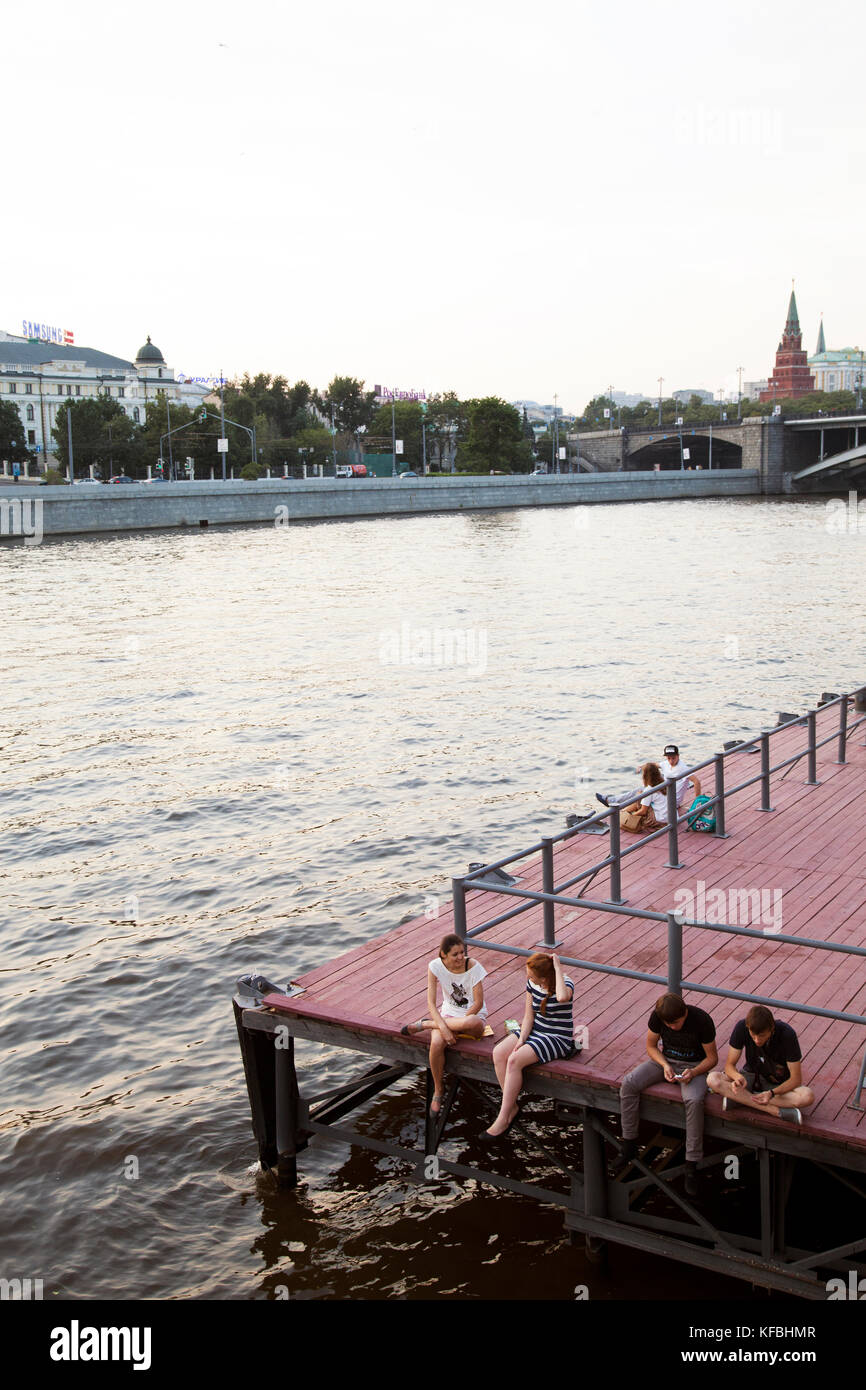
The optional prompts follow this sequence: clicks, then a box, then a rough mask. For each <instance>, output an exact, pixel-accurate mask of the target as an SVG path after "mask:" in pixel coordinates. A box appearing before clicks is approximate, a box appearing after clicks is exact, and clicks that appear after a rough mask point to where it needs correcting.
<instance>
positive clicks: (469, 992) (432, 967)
mask: <svg viewBox="0 0 866 1390" xmlns="http://www.w3.org/2000/svg"><path fill="white" fill-rule="evenodd" d="M486 974H487V971H486V970H485V969H484V966H483V965H482V964H481V963H480V961H477V960H470V959H469V957H468V955H467V953H466V946H465V944H464V942H463V941H461V939H460V937H459V936H455V935H454V934H453V933H451V934H449V935H448V936H445V937H443V938H442V941H441V943H440V945H439V955H438V957H437V959H436V960H431V962H430V964H429V965H428V967H427V1013H426V1014H425V1016H424V1017H423V1018H420V1019H419V1020H418V1022H417V1023H407V1024H406V1026H405V1028H401V1029H400V1031H401V1033H405V1034H406V1035H407V1037H411V1036H412V1035H413V1034H414V1033H421V1032H423V1031H424V1030H425V1029H427V1028H429V1029H431V1035H430V1070H431V1072H432V1073H433V1091H434V1095H433V1099H432V1101H431V1102H430V1113H431V1114H432V1115H438V1114H439V1111H440V1109H441V1107H442V1083H443V1080H444V1077H445V1049H446V1047H450V1046H451V1044H452V1043H454V1042H456V1035H457V1034H459V1035H460V1036H461V1037H468V1038H480V1037H481V1036H482V1034H483V1033H484V1028H485V1024H486V1019H487V1005H486V1004H485V1003H484V986H483V984H482V983H481V982H482V980H483V979H484V976H485V975H486ZM440 988H441V991H442V1003H441V1005H439V1004H437V1002H436V996H437V994H438V992H439V989H440Z"/></svg>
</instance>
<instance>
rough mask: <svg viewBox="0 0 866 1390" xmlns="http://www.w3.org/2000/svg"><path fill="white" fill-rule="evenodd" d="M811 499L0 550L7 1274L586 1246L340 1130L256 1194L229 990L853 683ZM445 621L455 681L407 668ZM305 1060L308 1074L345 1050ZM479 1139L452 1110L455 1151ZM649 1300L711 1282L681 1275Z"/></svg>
mask: <svg viewBox="0 0 866 1390" xmlns="http://www.w3.org/2000/svg"><path fill="white" fill-rule="evenodd" d="M825 516H826V512H825V507H824V503H823V502H821V501H811V500H810V501H804V500H796V501H795V500H791V501H777V502H758V501H752V500H736V501H702V502H665V503H654V504H650V503H646V504H637V503H636V504H628V505H619V506H597V507H593V508H562V509H555V510H545V511H541V510H538V511H532V510H526V511H515V512H500V513H495V514H487V515H484V514H472V515H456V516H455V515H448V516H434V517H417V518H414V517H413V518H402V519H399V520H398V519H383V520H369V521H357V522H335V523H326V524H306V525H301V524H299V525H297V526H295V527H292V528H290V529H288V530H285V529H280V530H276V529H273V530H272V529H270V528H264V527H262V528H233V529H225V530H211V531H208V532H201V533H199V532H196V533H192V534H183V533H178V532H173V533H151V534H139V535H124V536H118V537H111V538H100V539H88V538H76V539H68V540H63V541H59V542H52V543H46V544H44V545H42V546H41V547H32V548H31V547H26V548H25V547H14V548H9V547H6V548H3V549H2V550H0V565H2V567H3V571H4V573H5V578H6V584H5V594H6V621H5V624H4V644H3V646H4V687H5V696H6V698H5V702H4V713H3V716H2V736H0V743H2V745H3V759H2V772H0V777H2V792H3V801H4V807H5V815H4V817H3V824H2V836H0V841H2V865H3V868H2V880H0V895H2V919H3V958H2V959H3V966H2V979H3V996H2V1008H0V1049H2V1063H3V1083H4V1085H3V1101H2V1113H0V1157H2V1172H3V1180H4V1226H5V1231H4V1241H3V1246H4V1272H6V1271H7V1268H8V1274H9V1276H10V1277H11V1275H12V1274H15V1275H18V1276H19V1277H24V1276H31V1277H42V1278H43V1279H44V1281H45V1294H46V1297H48V1296H49V1291H50V1294H51V1296H60V1297H66V1298H95V1297H108V1298H111V1297H121V1298H140V1297H151V1298H153V1297H178V1296H180V1297H207V1298H215V1297H216V1298H254V1297H265V1296H269V1295H272V1293H273V1290H274V1288H275V1287H276V1286H277V1285H278V1284H284V1285H286V1286H287V1287H288V1289H289V1291H290V1293H291V1296H293V1297H299V1298H322V1297H334V1296H337V1297H345V1296H347V1295H354V1296H358V1297H374V1298H384V1297H392V1296H399V1297H427V1296H431V1295H434V1294H435V1295H440V1296H441V1295H447V1294H459V1295H461V1296H466V1295H467V1294H468V1295H481V1296H487V1297H513V1296H522V1295H523V1294H524V1293H525V1291H526V1289H527V1287H531V1288H532V1290H533V1293H535V1294H537V1296H539V1297H552V1298H569V1297H571V1296H572V1293H573V1287H574V1285H575V1284H576V1283H578V1282H587V1281H588V1279H589V1278H590V1276H589V1275H588V1274H587V1267H585V1265H584V1262H583V1256H582V1253H581V1251H580V1250H578V1249H577V1248H572V1247H571V1246H569V1244H568V1242H567V1240H566V1239H565V1238H564V1236H563V1233H562V1220H561V1217H560V1216H559V1215H558V1214H557V1213H556V1212H554V1211H552V1210H549V1209H543V1208H538V1207H537V1206H536V1205H535V1204H533V1203H530V1202H527V1201H524V1200H523V1199H521V1198H517V1197H512V1196H506V1195H502V1194H494V1193H491V1192H490V1191H489V1190H488V1189H483V1188H477V1187H476V1186H475V1184H473V1183H464V1184H460V1183H456V1182H455V1183H446V1184H443V1185H441V1186H438V1187H435V1188H426V1187H425V1188H421V1187H418V1186H415V1185H413V1183H412V1182H411V1181H410V1180H409V1178H408V1175H407V1172H406V1170H405V1168H404V1167H400V1166H398V1165H395V1164H394V1163H393V1162H392V1161H391V1160H390V1159H386V1158H382V1157H378V1156H374V1155H371V1154H369V1153H366V1152H357V1151H356V1152H353V1153H351V1154H350V1153H349V1152H348V1151H347V1150H346V1149H345V1147H342V1146H339V1145H336V1144H327V1145H321V1146H317V1147H315V1148H313V1149H311V1150H309V1151H308V1152H307V1153H306V1154H305V1155H304V1156H303V1159H302V1163H301V1168H302V1173H303V1178H304V1183H303V1186H301V1187H300V1188H299V1189H298V1190H297V1191H296V1192H294V1193H278V1192H276V1191H274V1190H273V1189H272V1187H271V1186H270V1183H269V1181H268V1180H267V1179H265V1178H263V1177H262V1176H260V1175H257V1174H256V1173H255V1171H254V1166H253V1165H254V1159H255V1149H254V1143H253V1139H252V1133H251V1129H250V1123H249V1113H248V1109H247V1103H246V1097H245V1090H244V1084H243V1075H242V1070H241V1064H240V1057H239V1053H238V1048H237V1040H236V1036H235V1033H234V1026H233V1021H232V1014H231V1007H230V996H231V993H232V988H233V984H234V980H235V978H236V976H237V975H239V974H241V973H242V972H244V971H246V970H249V969H251V968H255V969H262V970H264V971H265V972H266V973H267V974H268V975H270V976H272V977H275V978H276V979H277V980H283V979H285V978H288V976H289V975H292V974H297V973H299V972H302V971H304V970H308V969H310V968H311V967H313V966H314V965H316V964H318V963H319V962H321V961H323V960H326V959H328V958H330V957H331V956H333V955H336V954H338V953H340V952H342V951H345V950H347V949H349V948H350V947H352V946H354V945H356V944H357V943H359V942H361V941H364V940H366V939H368V938H369V937H370V936H372V935H374V934H376V933H380V932H383V931H386V930H388V929H389V928H390V927H393V926H394V925H396V924H397V923H398V922H400V921H401V920H403V919H405V918H406V917H408V916H410V915H416V914H418V913H419V912H420V911H422V910H423V903H424V898H425V896H426V895H427V894H429V893H436V892H439V893H443V894H444V893H445V892H446V891H447V882H448V880H449V878H450V876H451V874H452V873H453V872H455V871H457V870H460V869H461V868H463V867H464V866H465V865H466V864H467V863H468V862H469V861H470V860H474V859H480V858H488V859H489V858H493V857H496V856H499V855H502V854H504V853H507V852H509V851H512V850H514V849H516V848H519V847H520V846H521V845H523V844H528V843H531V842H533V841H534V840H536V839H537V838H538V836H539V834H540V833H542V832H551V831H556V830H559V829H561V828H562V825H563V817H564V815H565V814H566V812H567V811H569V810H571V809H573V807H574V806H575V804H577V805H578V807H579V808H581V809H582V808H584V807H586V808H587V809H588V808H589V806H590V805H591V804H592V795H591V792H592V786H593V785H598V784H604V785H610V784H613V785H619V783H620V782H621V779H622V775H624V774H629V773H630V772H631V770H632V769H633V768H634V767H635V766H636V765H637V763H638V762H639V761H641V760H643V759H644V758H645V757H646V756H648V755H651V754H653V753H660V751H661V749H662V747H663V745H664V743H665V742H666V741H668V740H669V739H672V738H673V739H675V740H676V741H677V742H678V743H679V744H680V745H681V748H682V750H683V753H684V755H685V757H686V759H689V758H694V759H696V760H697V759H699V758H703V757H707V756H709V755H710V754H712V753H714V752H716V751H717V750H718V749H719V748H720V746H721V743H722V740H723V739H726V738H733V737H736V736H737V735H739V734H743V733H746V732H749V733H751V732H753V731H754V730H756V729H758V728H760V727H763V726H765V725H767V724H772V723H774V722H775V717H776V713H777V711H779V710H782V709H790V710H798V709H801V708H805V707H806V706H807V705H808V704H812V703H814V702H815V700H816V698H817V696H818V695H819V694H820V692H821V690H822V689H824V688H832V689H836V690H841V689H843V688H845V687H852V686H854V685H857V684H860V683H862V682H863V680H864V678H866V671H864V652H863V642H862V637H863V623H862V584H861V579H862V574H863V557H864V554H866V542H864V540H863V539H862V538H861V537H858V536H856V535H841V536H840V535H833V534H830V533H829V532H828V531H827V529H826V527H825ZM662 536H667V537H670V539H669V540H666V541H665V542H664V543H662V544H657V545H656V546H655V548H654V549H653V550H652V551H649V550H648V547H649V545H650V543H651V542H652V541H653V539H654V538H655V537H662ZM641 550H643V551H644V552H646V553H645V554H644V556H643V558H635V557H636V556H638V555H639V553H640V552H641ZM445 629H448V630H451V631H452V632H453V631H454V630H460V631H461V632H462V633H463V634H464V641H465V642H466V644H467V647H466V652H467V655H468V657H469V664H468V665H463V666H461V665H454V664H451V665H444V666H436V665H431V664H429V663H428V664H424V660H425V653H426V654H429V653H430V651H431V648H430V646H429V644H430V643H433V642H435V640H436V637H435V634H436V633H437V631H438V632H441V631H442V630H445ZM425 644H428V645H427V646H426V647H425ZM413 652H414V654H415V661H414V662H413V661H411V660H410V661H408V662H407V661H405V660H402V659H399V660H398V661H397V662H394V661H393V660H391V659H390V658H393V657H397V658H404V657H406V656H407V655H408V656H410V657H411V656H412V653H413ZM383 658H385V660H383ZM133 916H134V917H135V919H136V920H130V918H132V917H133ZM418 988H419V997H420V996H421V994H422V993H423V989H424V982H423V981H422V980H419V981H418ZM299 1053H300V1065H301V1067H302V1068H304V1069H306V1070H307V1074H308V1075H311V1074H312V1075H313V1076H314V1086H315V1090H320V1089H324V1088H325V1086H326V1085H327V1084H334V1083H336V1082H338V1081H339V1080H341V1079H343V1078H345V1077H347V1076H349V1075H351V1074H352V1072H353V1071H354V1070H356V1069H357V1067H358V1060H357V1059H356V1058H352V1056H351V1055H350V1054H347V1053H342V1052H340V1051H338V1050H335V1049H327V1048H324V1047H320V1046H318V1045H315V1044H303V1045H301V1046H300V1047H299ZM302 1085H303V1076H302ZM421 1105H422V1082H421V1081H420V1079H418V1078H410V1079H408V1080H406V1081H404V1082H402V1083H401V1084H400V1086H399V1087H398V1088H396V1089H395V1091H394V1092H393V1093H392V1094H390V1095H389V1096H388V1097H387V1098H380V1099H379V1100H378V1101H377V1102H374V1103H373V1104H372V1105H371V1106H369V1107H367V1109H366V1111H365V1112H363V1114H362V1116H361V1117H360V1118H359V1124H360V1125H361V1127H366V1128H369V1129H371V1130H372V1131H373V1132H375V1133H378V1134H381V1135H382V1136H384V1137H387V1138H389V1139H391V1140H392V1141H399V1140H400V1139H401V1137H402V1139H403V1140H404V1141H406V1142H410V1143H411V1142H413V1141H417V1138H418V1136H419V1134H420V1133H421V1132H422V1131H421V1123H422V1121H421ZM474 1123H475V1122H474V1120H473V1117H472V1116H471V1115H468V1114H466V1113H465V1112H461V1111H460V1110H459V1109H458V1110H457V1111H456V1117H455V1130H454V1134H455V1138H454V1141H453V1142H454V1144H455V1145H456V1148H455V1150H454V1152H455V1154H456V1153H457V1152H458V1151H459V1149H460V1147H461V1146H460V1139H461V1136H462V1135H464V1134H465V1135H466V1136H467V1137H468V1135H469V1134H470V1132H471V1128H472V1125H473V1124H474ZM130 1157H134V1158H135V1159H137V1161H138V1167H139V1177H138V1178H137V1179H136V1180H130V1179H128V1178H127V1177H125V1176H124V1164H125V1162H126V1160H128V1159H129V1158H130ZM518 1160H519V1155H518ZM49 1252H50V1253H49ZM518 1258H519V1260H520V1265H519V1268H520V1271H521V1277H520V1280H519V1281H518V1280H516V1279H515V1277H514V1271H515V1269H516V1268H517V1267H518V1266H517V1265H516V1264H515V1261H516V1260H517V1259H518ZM647 1267H648V1266H647V1264H646V1262H645V1260H644V1257H642V1256H640V1255H638V1254H632V1253H628V1252H624V1251H618V1252H616V1253H615V1255H614V1257H613V1258H612V1260H611V1266H610V1271H609V1272H608V1273H607V1274H605V1275H603V1274H600V1273H599V1272H598V1271H596V1270H593V1271H591V1279H592V1286H593V1297H630V1296H632V1294H634V1296H644V1297H645V1292H643V1290H644V1289H645V1286H646V1270H647ZM528 1272H529V1274H530V1278H529V1279H528V1280H527V1273H528ZM657 1274H658V1270H657V1266H656V1278H657ZM664 1289H665V1291H666V1293H667V1294H668V1295H671V1294H672V1295H673V1296H676V1295H677V1294H678V1293H679V1294H682V1293H686V1292H687V1293H688V1294H690V1295H692V1296H695V1295H703V1296H706V1297H710V1296H718V1295H719V1293H720V1292H722V1293H728V1292H730V1291H732V1290H733V1291H734V1292H736V1293H742V1292H744V1289H743V1288H742V1287H741V1286H740V1285H738V1284H735V1283H732V1282H729V1281H726V1280H722V1279H720V1278H714V1277H711V1276H709V1275H704V1274H702V1273H700V1272H698V1271H688V1270H686V1269H685V1268H683V1267H679V1266H675V1265H673V1266H669V1267H668V1270H667V1276H666V1282H665V1284H664Z"/></svg>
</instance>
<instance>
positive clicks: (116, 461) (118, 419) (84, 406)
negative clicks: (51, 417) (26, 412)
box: [53, 396, 143, 478]
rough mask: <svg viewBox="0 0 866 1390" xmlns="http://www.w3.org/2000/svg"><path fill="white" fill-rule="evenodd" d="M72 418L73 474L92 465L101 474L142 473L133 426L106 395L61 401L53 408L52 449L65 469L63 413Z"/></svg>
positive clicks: (80, 473)
mask: <svg viewBox="0 0 866 1390" xmlns="http://www.w3.org/2000/svg"><path fill="white" fill-rule="evenodd" d="M70 412H71V418H72V456H73V465H74V468H75V473H76V476H78V477H86V476H87V475H88V474H89V472H90V469H91V467H94V468H95V469H96V471H97V472H98V473H100V474H101V475H102V477H103V478H108V477H110V476H111V475H112V474H113V473H125V472H127V471H131V472H132V476H133V477H135V476H143V470H141V469H140V466H139V464H138V460H137V457H136V445H135V440H136V435H137V429H136V426H135V425H134V424H133V422H132V420H131V419H130V418H129V416H128V415H127V413H126V411H125V410H124V409H123V407H122V406H121V404H120V402H119V401H116V400H114V399H113V398H112V397H110V396H93V397H90V398H88V399H85V400H76V401H71V400H67V401H64V403H63V405H62V406H61V407H60V409H59V410H58V412H57V422H56V424H55V426H54V430H53V434H54V438H55V440H56V445H55V449H54V452H55V454H56V455H57V457H58V459H59V460H60V463H61V465H62V469H63V472H64V473H65V472H66V471H67V469H68V467H69V446H68V442H67V440H68V431H67V423H66V422H67V416H68V415H69V414H70Z"/></svg>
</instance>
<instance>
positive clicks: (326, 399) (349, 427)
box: [322, 376, 376, 435]
mask: <svg viewBox="0 0 866 1390" xmlns="http://www.w3.org/2000/svg"><path fill="white" fill-rule="evenodd" d="M375 402H376V393H375V391H365V390H364V383H363V381H359V380H358V379H357V377H354V376H335V377H334V379H333V381H332V382H331V383H330V385H329V386H328V389H327V391H326V392H325V394H324V396H323V397H322V414H323V415H324V416H325V418H326V419H330V418H331V407H332V406H333V419H334V424H335V425H336V428H337V431H338V433H340V434H349V435H354V434H357V432H358V430H359V429H361V428H362V427H363V428H364V429H367V428H368V427H369V425H370V422H371V421H372V419H373V416H374V415H375V413H376V404H375Z"/></svg>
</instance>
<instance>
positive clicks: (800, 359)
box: [758, 285, 815, 401]
mask: <svg viewBox="0 0 866 1390" xmlns="http://www.w3.org/2000/svg"><path fill="white" fill-rule="evenodd" d="M814 390H815V378H814V376H813V375H812V373H811V372H810V371H809V358H808V355H807V354H806V353H805V352H804V351H803V334H802V333H801V332H800V319H799V316H798V314H797V301H796V299H795V298H794V287H793V285H792V286H791V298H790V300H789V301H788V317H787V320H786V322H785V331H784V333H783V334H782V341H781V342H780V344H779V347H778V349H777V351H776V365H775V368H774V369H773V375H772V376H771V377H770V380H769V381H768V382H767V390H766V391H762V392H761V394H760V396H759V398H758V399H759V400H762V401H775V400H781V399H782V398H783V397H785V396H806V395H808V393H809V392H810V391H814Z"/></svg>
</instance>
